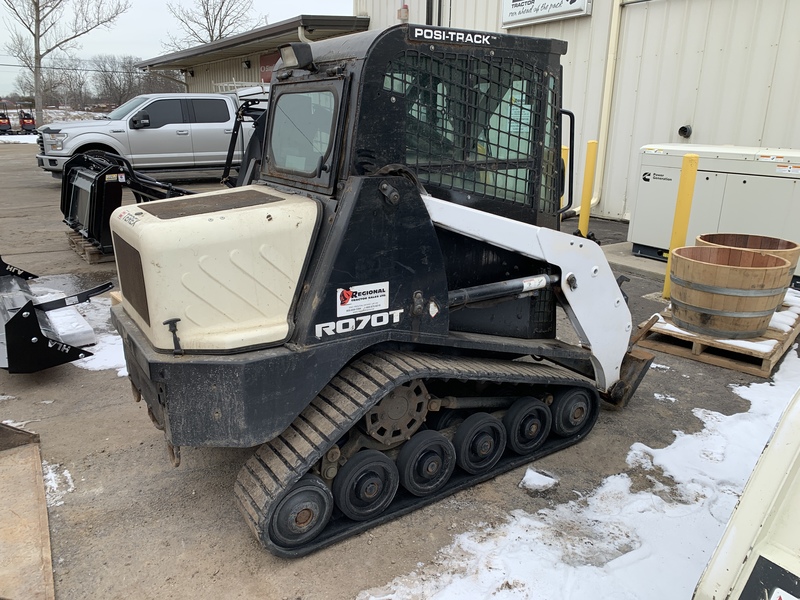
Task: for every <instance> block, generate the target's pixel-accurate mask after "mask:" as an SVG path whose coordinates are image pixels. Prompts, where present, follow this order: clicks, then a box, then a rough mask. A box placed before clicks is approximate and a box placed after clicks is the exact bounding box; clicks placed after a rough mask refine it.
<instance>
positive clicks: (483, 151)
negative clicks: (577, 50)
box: [262, 25, 566, 229]
mask: <svg viewBox="0 0 800 600" xmlns="http://www.w3.org/2000/svg"><path fill="white" fill-rule="evenodd" d="M348 38H349V39H348V44H347V45H344V44H342V43H341V42H340V41H339V42H337V40H336V39H333V40H325V41H320V42H314V43H313V44H304V43H294V44H291V45H288V46H284V47H283V48H282V59H281V60H280V61H279V62H278V63H277V64H276V66H275V74H276V77H275V79H274V80H273V81H274V82H275V83H274V85H273V89H272V94H273V102H274V107H275V110H274V111H273V113H272V115H271V119H272V123H271V124H270V127H271V132H270V134H269V135H268V136H267V139H268V140H270V142H269V146H268V147H267V148H265V151H266V160H265V161H264V167H263V172H262V177H263V179H266V180H267V181H272V182H275V183H287V182H291V183H290V185H292V186H294V187H301V188H305V189H308V190H314V191H318V192H321V193H323V194H326V195H329V196H336V195H338V194H337V193H336V192H335V189H334V188H335V186H336V185H337V183H339V182H344V181H346V180H347V179H348V177H350V176H364V175H372V174H375V173H376V172H378V171H379V170H381V169H385V168H391V167H390V166H391V165H403V168H404V169H406V171H409V172H411V173H413V176H415V177H416V178H417V179H418V180H419V182H420V183H422V184H423V185H424V186H425V189H426V190H427V192H428V193H430V194H431V195H433V196H436V197H439V198H442V199H445V200H449V201H451V202H456V203H459V204H464V205H467V206H471V207H473V208H478V209H480V210H484V211H486V212H492V213H495V214H499V215H502V216H507V217H509V218H513V219H515V220H519V221H524V222H527V223H531V224H535V225H540V226H545V227H549V228H553V229H558V227H559V221H560V219H559V218H558V214H557V213H558V210H559V202H560V196H561V186H560V181H561V176H562V173H561V168H562V165H561V159H560V148H561V135H560V123H559V119H560V115H559V107H558V102H557V99H558V97H559V96H560V93H561V66H560V64H559V57H560V55H562V54H564V53H565V52H566V44H565V43H564V42H561V41H558V40H543V39H535V38H518V37H513V36H507V35H493V34H491V35H490V34H470V33H468V32H466V33H465V32H457V31H454V30H448V29H441V28H433V27H424V26H413V25H408V26H405V25H400V26H396V27H393V28H390V29H387V30H384V31H378V32H374V31H371V32H365V33H362V34H356V35H353V36H348ZM431 40H435V43H433V44H432V43H431ZM523 46H524V47H523ZM398 48H399V50H398ZM501 48H502V49H503V52H497V50H498V49H501ZM509 50H512V52H511V53H510V52H509ZM501 54H502V57H501V56H500V55H501ZM510 56H511V57H510ZM347 123H354V124H355V126H354V127H353V126H349V127H350V128H351V131H352V133H351V134H350V135H348V136H345V135H342V131H343V128H344V127H346V126H347V125H346V124H347ZM398 124H402V127H398ZM398 130H399V131H402V132H403V134H402V135H397V133H396V132H397V131H398ZM338 140H342V141H341V143H339V142H338ZM339 146H341V147H339Z"/></svg>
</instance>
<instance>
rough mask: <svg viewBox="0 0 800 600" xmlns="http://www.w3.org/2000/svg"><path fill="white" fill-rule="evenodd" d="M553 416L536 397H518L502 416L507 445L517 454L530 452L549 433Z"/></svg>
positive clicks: (540, 443)
mask: <svg viewBox="0 0 800 600" xmlns="http://www.w3.org/2000/svg"><path fill="white" fill-rule="evenodd" d="M552 423H553V416H552V415H551V414H550V408H548V406H547V405H546V404H545V403H544V402H542V401H541V400H538V399H536V398H520V399H519V400H517V401H516V402H514V404H512V405H511V408H509V409H508V412H507V413H506V414H505V415H504V416H503V425H505V427H506V433H507V434H508V445H509V447H510V448H511V449H512V450H513V451H514V452H516V453H517V454H521V455H525V454H530V453H531V452H533V451H534V450H536V449H537V448H539V446H541V445H542V444H544V442H545V440H546V439H547V436H548V435H550V427H551V426H552Z"/></svg>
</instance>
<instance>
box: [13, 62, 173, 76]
mask: <svg viewBox="0 0 800 600" xmlns="http://www.w3.org/2000/svg"><path fill="white" fill-rule="evenodd" d="M0 67H16V68H18V69H27V70H29V71H30V70H31V68H30V67H26V66H25V65H12V64H8V63H0ZM41 68H42V69H49V70H51V71H81V72H82V73H124V74H126V75H142V74H144V73H150V72H151V71H146V70H144V69H142V70H137V71H122V70H120V69H88V68H86V67H49V66H45V65H42V67H41ZM172 70H173V71H177V69H172Z"/></svg>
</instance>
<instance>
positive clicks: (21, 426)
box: [3, 419, 41, 433]
mask: <svg viewBox="0 0 800 600" xmlns="http://www.w3.org/2000/svg"><path fill="white" fill-rule="evenodd" d="M39 421H41V419H29V420H27V421H12V420H11V419H8V420H6V421H3V425H8V426H9V427H16V428H17V429H25V427H27V426H28V423H38V422H39ZM25 431H28V430H27V429H26V430H25ZM31 433H35V432H31Z"/></svg>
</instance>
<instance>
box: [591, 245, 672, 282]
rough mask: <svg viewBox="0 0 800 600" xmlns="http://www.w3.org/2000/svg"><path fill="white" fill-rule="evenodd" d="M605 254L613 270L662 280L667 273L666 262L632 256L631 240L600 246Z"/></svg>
mask: <svg viewBox="0 0 800 600" xmlns="http://www.w3.org/2000/svg"><path fill="white" fill-rule="evenodd" d="M601 248H602V249H603V252H604V253H605V255H606V260H608V263H609V264H610V265H611V269H612V270H613V271H614V272H619V271H621V272H625V273H633V274H634V275H639V276H640V277H647V278H648V279H655V280H658V281H662V282H663V281H664V277H665V276H666V273H667V263H665V262H662V261H660V260H654V259H652V258H643V257H641V256H634V254H633V253H632V250H633V243H632V242H619V243H617V244H608V245H603V246H601Z"/></svg>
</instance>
